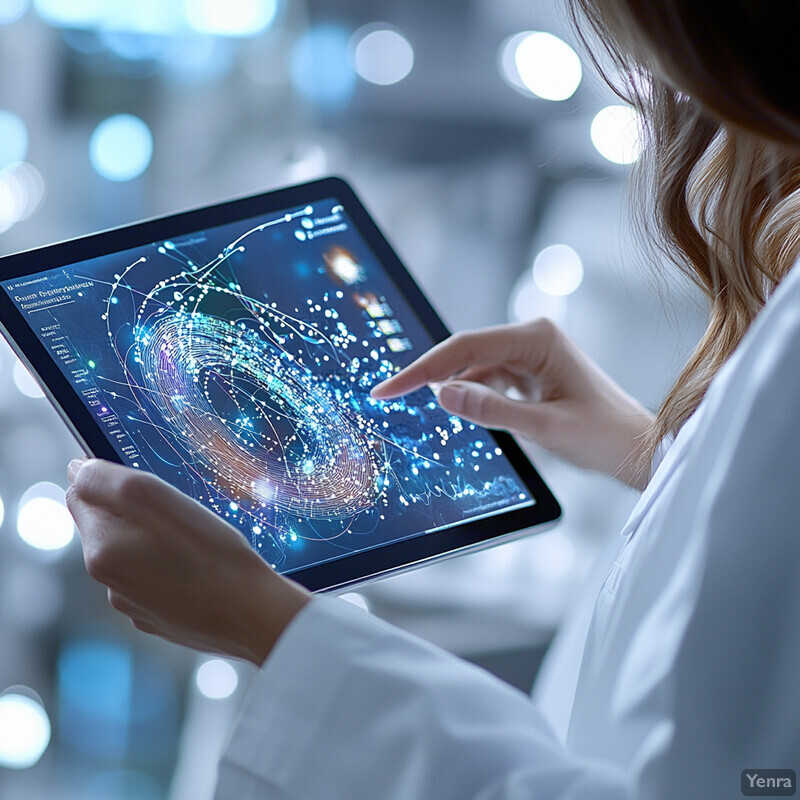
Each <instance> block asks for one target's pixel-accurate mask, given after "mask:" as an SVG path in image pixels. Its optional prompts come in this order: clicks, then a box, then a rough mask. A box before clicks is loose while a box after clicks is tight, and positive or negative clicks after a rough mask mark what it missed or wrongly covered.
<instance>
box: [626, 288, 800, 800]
mask: <svg viewBox="0 0 800 800" xmlns="http://www.w3.org/2000/svg"><path fill="white" fill-rule="evenodd" d="M795 305H796V306H797V309H796V310H795V311H794V312H793V313H792V314H785V315H784V316H783V317H782V319H781V324H780V325H778V324H777V322H776V324H774V325H773V329H772V330H771V331H769V334H770V337H769V338H770V341H771V342H781V343H782V345H781V346H776V347H767V348H764V349H763V350H761V351H760V353H759V358H757V359H752V360H751V361H750V364H751V369H749V370H748V371H747V374H746V375H743V376H742V380H741V381H740V382H739V384H738V385H736V384H734V385H732V386H731V387H730V390H729V393H728V394H729V395H731V394H732V395H733V396H735V397H737V398H738V400H737V402H736V403H735V405H734V407H733V413H732V414H730V415H726V418H724V419H723V418H720V417H719V416H716V417H712V421H711V422H710V424H709V425H708V427H707V429H706V430H705V431H704V435H703V436H702V437H699V438H698V440H697V441H696V443H695V444H696V449H697V451H698V452H699V453H701V454H702V453H703V452H704V451H711V450H713V449H719V451H718V453H717V454H716V456H715V458H714V460H713V463H712V464H710V466H709V469H708V470H707V473H706V480H705V482H704V485H705V486H706V493H705V498H706V500H705V503H704V504H702V505H701V507H700V508H699V509H698V514H697V520H696V530H695V531H694V532H693V538H694V539H696V540H697V541H698V542H700V541H702V542H703V547H704V548H705V553H704V558H703V559H702V563H703V574H702V579H701V580H700V581H699V582H698V595H697V599H696V603H695V606H694V611H693V613H692V615H691V617H690V619H689V622H688V625H687V628H686V631H685V633H684V636H683V639H682V641H681V645H680V647H679V649H678V653H677V657H676V660H675V664H674V668H673V673H672V679H673V683H672V694H673V697H672V706H673V709H674V716H673V720H672V722H671V724H670V725H669V726H668V727H669V730H666V728H665V730H664V734H665V736H664V740H663V741H664V749H663V752H662V753H661V754H660V756H659V757H658V758H654V759H652V761H651V762H650V763H649V764H648V765H647V766H646V767H645V768H644V769H643V770H642V774H641V775H640V776H639V781H640V783H639V787H640V794H641V796H644V797H658V798H661V797H664V798H668V797H669V798H672V797H687V798H688V797H692V798H694V797H697V798H710V797H739V796H741V783H740V781H741V776H742V771H743V770H752V771H758V770H763V769H794V770H796V771H797V772H800V304H797V303H795ZM714 442H716V444H714ZM720 442H722V443H723V444H722V447H721V448H720V447H719V443H720ZM699 460H700V461H702V458H701V459H699ZM698 479H699V475H698Z"/></svg>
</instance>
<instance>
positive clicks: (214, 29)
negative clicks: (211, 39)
mask: <svg viewBox="0 0 800 800" xmlns="http://www.w3.org/2000/svg"><path fill="white" fill-rule="evenodd" d="M185 10H186V20H187V22H188V23H189V25H190V27H192V28H193V29H194V30H196V31H198V32H199V33H210V34H217V35H219V36H255V35H256V34H258V33H261V32H262V31H264V30H266V28H268V27H269V26H270V25H271V24H272V22H273V21H274V19H275V14H276V12H277V10H278V3H277V0H185Z"/></svg>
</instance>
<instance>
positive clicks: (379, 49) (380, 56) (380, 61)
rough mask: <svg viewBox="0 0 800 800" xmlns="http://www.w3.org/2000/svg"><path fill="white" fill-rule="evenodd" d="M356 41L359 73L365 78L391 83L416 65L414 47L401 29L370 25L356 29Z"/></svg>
mask: <svg viewBox="0 0 800 800" xmlns="http://www.w3.org/2000/svg"><path fill="white" fill-rule="evenodd" d="M353 41H354V42H355V43H356V45H355V50H354V53H353V59H354V62H355V68H356V72H357V73H358V74H359V75H360V76H361V77H362V78H363V79H364V80H365V81H369V82H370V83H374V84H377V85H378V86H389V85H391V84H393V83H399V82H400V81H402V80H403V79H404V78H406V77H407V76H408V75H409V73H410V72H411V70H412V69H413V68H414V48H413V47H412V46H411V43H410V42H409V41H408V39H406V37H405V36H403V34H402V33H400V32H399V31H396V30H393V29H392V28H385V27H376V26H374V25H369V26H367V27H365V28H361V29H360V30H358V31H356V33H355V34H354V36H353Z"/></svg>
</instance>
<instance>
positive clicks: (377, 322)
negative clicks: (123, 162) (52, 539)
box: [0, 178, 560, 590]
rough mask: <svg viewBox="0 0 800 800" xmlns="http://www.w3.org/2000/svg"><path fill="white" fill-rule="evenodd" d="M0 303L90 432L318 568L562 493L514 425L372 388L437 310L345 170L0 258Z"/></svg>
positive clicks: (395, 551) (332, 583)
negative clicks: (488, 422) (475, 420)
mask: <svg viewBox="0 0 800 800" xmlns="http://www.w3.org/2000/svg"><path fill="white" fill-rule="evenodd" d="M475 300H476V302H479V298H477V297H476V298H475ZM0 322H2V326H3V329H4V333H5V335H6V337H7V338H8V340H9V342H10V344H11V346H12V347H13V348H14V349H15V351H16V352H17V354H18V355H19V356H20V357H21V358H22V359H23V361H24V362H25V363H26V365H27V366H28V368H29V369H30V370H31V372H32V373H33V374H34V376H36V377H37V379H38V380H39V382H40V384H41V385H42V388H43V390H44V391H45V393H46V394H47V396H48V397H49V399H50V400H51V402H52V403H53V404H54V405H55V406H56V408H57V409H58V411H59V413H60V414H61V415H62V417H63V418H64V420H65V421H66V422H67V424H68V425H69V427H70V429H71V430H72V432H73V433H74V435H75V436H76V437H77V439H78V440H79V442H80V443H81V445H82V446H83V447H84V448H85V450H86V452H87V453H88V454H91V455H93V456H97V457H100V458H105V459H109V460H112V461H116V462H119V463H121V464H125V465H127V466H129V467H133V468H135V469H141V470H147V471H150V472H153V473H155V474H156V475H158V476H159V477H161V478H163V479H164V480H165V481H167V482H169V483H171V484H172V485H173V486H176V487H177V488H178V489H180V490H181V491H183V492H185V493H186V494H188V495H190V496H191V497H193V498H195V499H196V500H198V501H199V502H200V503H202V504H203V505H205V506H207V507H208V508H210V509H212V510H213V511H214V512H216V513H217V514H219V515H220V516H221V517H222V518H224V519H225V520H227V521H228V522H230V523H231V524H232V525H234V526H235V527H236V528H237V529H238V530H239V531H240V532H241V533H242V534H243V535H244V536H246V537H247V539H248V540H249V541H250V543H251V544H252V546H253V548H254V549H255V550H256V551H257V552H258V553H260V554H261V556H262V557H263V558H264V559H265V560H266V561H267V562H268V563H269V564H271V565H272V566H273V567H274V568H275V569H276V570H278V571H279V572H281V573H283V574H286V575H291V576H292V578H293V579H295V580H297V581H298V582H300V583H301V584H303V585H305V586H306V587H308V588H309V589H311V590H326V589H338V588H342V587H345V586H350V585H353V584H356V583H361V582H363V581H366V580H368V579H370V578H374V577H377V576H380V575H385V574H387V573H391V572H397V571H400V570H403V569H406V568H409V567H411V566H412V565H418V564H422V563H425V562H429V561H430V560H432V559H437V558H442V557H445V556H448V555H453V554H456V553H460V552H463V551H466V550H474V549H477V548H479V547H483V546H487V545H490V544H495V543H497V542H499V541H503V540H507V539H508V538H510V537H513V536H518V535H521V533H522V532H525V533H530V532H531V529H532V528H534V529H542V527H543V526H545V525H547V524H549V523H552V522H554V521H555V520H556V519H557V518H558V516H559V514H560V509H559V506H558V503H557V502H556V500H555V499H554V497H553V495H552V493H551V492H550V491H549V490H548V488H547V486H545V484H544V482H543V481H542V479H541V478H540V477H539V475H538V474H537V472H536V471H535V469H534V468H533V466H532V465H531V463H530V462H529V461H528V459H527V458H526V457H525V455H524V454H523V453H522V451H521V450H520V449H519V447H518V446H517V444H516V443H515V442H514V440H513V439H512V438H511V437H510V436H509V435H507V434H504V433H500V432H495V431H488V430H485V429H483V428H481V427H479V426H477V425H473V424H471V423H469V422H467V421H465V420H462V419H459V418H458V417H456V416H453V415H451V414H448V413H447V412H446V411H444V410H443V409H442V408H441V407H440V406H439V405H438V404H437V402H436V399H435V397H434V395H433V394H432V392H431V391H430V390H429V389H428V388H423V389H420V390H418V391H416V392H414V393H413V394H411V395H408V396H405V397H401V398H397V399H394V400H389V401H379V400H373V399H372V398H371V397H370V395H369V392H370V389H371V388H372V387H373V386H375V385H376V384H378V383H379V382H380V381H382V380H384V379H385V378H388V377H389V376H390V375H392V374H394V373H395V372H396V371H397V370H398V369H400V368H401V367H403V366H405V365H407V364H409V363H410V362H411V361H412V360H414V359H415V358H416V357H417V356H419V355H420V354H421V353H423V352H425V351H426V350H427V349H428V348H430V347H431V346H432V345H433V344H435V343H436V342H438V341H440V340H442V339H443V338H445V337H446V336H447V335H448V331H447V329H446V328H445V326H444V325H443V324H442V322H441V321H440V319H439V317H438V316H437V315H436V313H435V312H434V311H433V309H432V308H431V306H430V304H429V303H428V301H427V300H426V299H425V297H424V296H423V294H422V292H421V291H420V289H419V288H418V287H417V285H416V284H415V283H414V281H413V280H412V278H411V277H410V275H409V274H408V272H407V271H406V270H405V269H404V267H403V266H402V264H401V263H400V261H399V259H398V258H397V256H396V255H395V253H394V252H393V251H392V248H391V247H390V246H389V244H388V243H387V241H386V239H385V238H384V237H383V235H382V234H381V233H380V231H379V230H378V228H377V227H376V225H375V223H374V222H373V221H372V219H371V218H370V216H369V214H368V213H367V212H366V210H365V209H364V207H363V206H362V204H361V203H360V202H359V201H358V199H357V198H356V196H355V195H354V193H353V191H352V190H351V189H350V187H349V186H348V185H347V184H346V183H345V182H344V181H342V180H340V179H338V178H327V179H324V180H320V181H315V182H313V183H308V184H304V185H302V186H294V187H291V188H288V189H284V190H281V191H276V192H269V193H267V194H261V195H258V196H255V197H247V198H244V199H240V200H234V201H232V202H227V203H223V204H221V205H215V206H212V207H208V208H201V209H198V210H195V211H189V212H185V213H181V214H177V215H175V216H169V217H164V218H161V219H154V220H149V221H146V222H141V223H138V224H135V225H130V226H127V227H123V228H118V229H115V230H110V231H106V232H103V233H98V234H95V235H91V236H86V237H83V238H80V239H75V240H72V241H68V242H62V243H60V244H55V245H52V246H49V247H44V248H40V249H36V250H31V251H28V252H25V253H19V254H16V255H12V256H8V257H6V258H3V259H2V260H0Z"/></svg>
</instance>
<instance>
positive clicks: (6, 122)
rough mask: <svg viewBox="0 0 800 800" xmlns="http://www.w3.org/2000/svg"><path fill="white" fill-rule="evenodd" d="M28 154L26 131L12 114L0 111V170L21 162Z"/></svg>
mask: <svg viewBox="0 0 800 800" xmlns="http://www.w3.org/2000/svg"><path fill="white" fill-rule="evenodd" d="M27 153H28V129H27V128H26V127H25V123H24V122H23V121H22V120H21V119H20V118H19V117H18V116H17V115H16V114H14V113H13V112H11V111H2V110H0V169H5V168H6V167H7V166H9V164H13V163H15V162H16V161H22V160H23V159H24V158H25V156H26V155H27Z"/></svg>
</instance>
